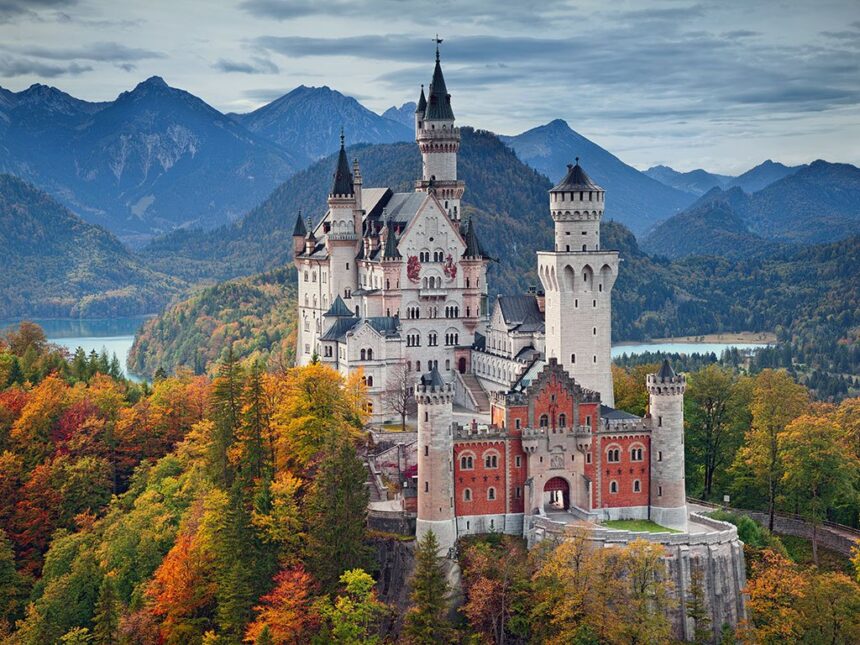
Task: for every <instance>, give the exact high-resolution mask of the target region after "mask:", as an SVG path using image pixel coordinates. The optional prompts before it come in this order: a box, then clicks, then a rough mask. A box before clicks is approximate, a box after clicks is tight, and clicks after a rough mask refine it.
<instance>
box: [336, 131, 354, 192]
mask: <svg viewBox="0 0 860 645" xmlns="http://www.w3.org/2000/svg"><path fill="white" fill-rule="evenodd" d="M330 194H332V195H354V194H355V190H354V189H353V186H352V173H351V172H350V171H349V160H348V159H347V158H346V149H345V148H344V137H343V128H341V130H340V152H339V153H338V156H337V170H335V173H334V185H333V186H332V189H331V193H330Z"/></svg>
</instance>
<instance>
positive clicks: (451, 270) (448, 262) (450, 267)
mask: <svg viewBox="0 0 860 645" xmlns="http://www.w3.org/2000/svg"><path fill="white" fill-rule="evenodd" d="M443 270H444V271H445V275H446V276H447V278H448V282H451V281H452V280H454V278H456V277H457V265H456V264H454V256H452V255H451V254H450V253H449V254H448V257H447V258H445V268H444V269H443Z"/></svg>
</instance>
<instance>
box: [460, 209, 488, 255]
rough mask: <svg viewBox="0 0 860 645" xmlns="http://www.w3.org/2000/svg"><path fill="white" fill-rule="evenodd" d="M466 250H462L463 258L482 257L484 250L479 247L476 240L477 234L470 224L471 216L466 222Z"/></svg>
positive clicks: (479, 244)
mask: <svg viewBox="0 0 860 645" xmlns="http://www.w3.org/2000/svg"><path fill="white" fill-rule="evenodd" d="M465 238H466V250H465V251H463V257H464V258H482V257H484V252H483V250H482V249H481V243H480V242H479V241H478V234H477V232H476V231H475V225H474V224H472V218H471V217H470V218H469V221H468V223H467V224H466V235H465Z"/></svg>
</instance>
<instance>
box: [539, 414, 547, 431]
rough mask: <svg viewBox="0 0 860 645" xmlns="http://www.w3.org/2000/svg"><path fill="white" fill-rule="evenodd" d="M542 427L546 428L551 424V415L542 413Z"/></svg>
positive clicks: (540, 422)
mask: <svg viewBox="0 0 860 645" xmlns="http://www.w3.org/2000/svg"><path fill="white" fill-rule="evenodd" d="M538 423H539V424H540V427H541V428H546V427H547V426H548V425H549V417H548V416H547V415H545V414H542V415H540V420H539V421H538Z"/></svg>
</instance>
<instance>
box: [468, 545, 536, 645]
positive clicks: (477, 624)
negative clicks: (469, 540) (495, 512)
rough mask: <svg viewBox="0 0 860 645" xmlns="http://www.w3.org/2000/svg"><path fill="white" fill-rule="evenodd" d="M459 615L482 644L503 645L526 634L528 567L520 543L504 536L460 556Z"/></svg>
mask: <svg viewBox="0 0 860 645" xmlns="http://www.w3.org/2000/svg"><path fill="white" fill-rule="evenodd" d="M461 565H462V567H463V590H464V592H465V595H466V602H465V604H464V605H463V608H462V612H463V614H464V615H465V616H466V618H467V619H468V620H469V624H470V625H471V627H472V629H474V630H475V631H476V632H478V634H480V635H481V636H482V637H483V638H484V639H485V640H488V641H491V642H495V643H505V642H508V640H509V639H510V638H511V637H516V636H525V635H526V634H527V632H528V623H527V620H526V609H525V604H524V598H525V597H526V596H527V593H528V586H529V582H528V564H527V559H526V553H525V546H524V545H523V543H522V541H520V540H517V539H515V538H512V537H510V536H507V535H503V536H499V537H495V536H493V537H492V538H490V539H489V540H481V541H477V542H475V543H473V544H470V545H469V546H467V547H466V548H465V549H464V551H463V555H462V556H461Z"/></svg>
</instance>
